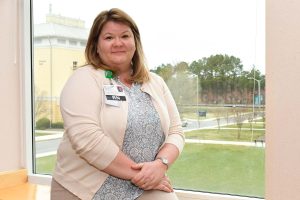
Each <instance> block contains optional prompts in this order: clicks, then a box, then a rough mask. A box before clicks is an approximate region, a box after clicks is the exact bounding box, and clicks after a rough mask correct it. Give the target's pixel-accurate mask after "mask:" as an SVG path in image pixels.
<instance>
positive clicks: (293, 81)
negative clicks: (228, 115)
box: [266, 0, 300, 200]
mask: <svg viewBox="0 0 300 200" xmlns="http://www.w3.org/2000/svg"><path fill="white" fill-rule="evenodd" d="M266 3H267V4H266V9H267V10H266V48H267V51H266V56H267V60H266V64H267V66H266V77H267V78H266V80H267V82H266V91H267V97H266V99H267V101H266V105H267V116H266V125H267V132H266V142H267V145H266V199H267V200H282V199H288V200H296V199H299V198H300V197H299V196H300V156H299V153H300V90H299V84H300V23H299V19H300V1H298V0H267V1H266Z"/></svg>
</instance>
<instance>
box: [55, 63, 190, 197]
mask: <svg viewBox="0 0 300 200" xmlns="http://www.w3.org/2000/svg"><path fill="white" fill-rule="evenodd" d="M112 82H113V83H115V82H114V80H112ZM109 83H110V82H109V79H107V78H105V75H104V71H103V70H100V69H95V68H94V67H92V66H89V65H88V66H84V67H81V68H79V69H77V70H76V71H75V72H74V73H73V75H72V76H71V77H70V78H69V80H68V81H67V83H66V85H65V87H64V88H63V90H62V93H61V100H60V109H61V113H62V116H63V119H64V128H65V133H64V136H63V139H62V141H61V143H60V145H59V148H58V151H57V163H56V167H55V170H54V172H53V178H54V179H55V180H56V181H57V182H58V183H60V184H61V185H63V186H64V187H65V188H66V189H68V190H69V191H71V192H72V193H74V194H75V195H77V196H78V197H79V198H81V199H83V200H91V199H92V198H93V196H94V194H95V193H96V191H97V190H98V189H99V188H100V187H101V185H102V184H103V182H104V181H105V179H106V178H107V176H108V174H106V173H104V172H102V171H101V170H103V169H104V168H106V167H107V166H108V165H109V164H110V163H111V162H112V161H113V160H114V159H115V157H116V155H117V153H118V152H119V150H120V148H121V147H122V143H123V138H124V134H125V129H126V124H127V112H128V103H127V101H123V102H122V103H121V105H120V107H114V106H109V105H106V104H105V103H104V98H105V96H104V92H103V85H106V84H109ZM141 90H142V91H144V92H146V93H148V94H149V95H150V96H151V99H152V102H153V104H154V107H155V108H156V110H157V112H158V114H159V116H160V120H161V124H162V128H163V131H164V133H165V135H166V139H165V143H171V144H174V145H175V146H176V147H177V148H178V150H179V152H181V151H182V149H183V146H184V135H183V131H182V127H181V120H180V117H179V113H178V111H177V108H176V104H175V101H174V99H173V97H172V95H171V93H170V91H169V89H168V87H167V85H166V84H165V82H164V81H163V79H162V78H160V77H159V76H158V75H156V74H154V73H150V81H148V82H146V83H144V84H143V85H142V87H141Z"/></svg>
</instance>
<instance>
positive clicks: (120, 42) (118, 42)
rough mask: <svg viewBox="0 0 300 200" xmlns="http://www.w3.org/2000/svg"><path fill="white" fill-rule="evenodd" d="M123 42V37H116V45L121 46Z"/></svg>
mask: <svg viewBox="0 0 300 200" xmlns="http://www.w3.org/2000/svg"><path fill="white" fill-rule="evenodd" d="M122 44H123V42H122V40H121V38H119V37H116V39H115V41H114V45H116V46H121V45H122Z"/></svg>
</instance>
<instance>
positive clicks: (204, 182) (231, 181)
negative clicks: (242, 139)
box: [168, 144, 264, 197]
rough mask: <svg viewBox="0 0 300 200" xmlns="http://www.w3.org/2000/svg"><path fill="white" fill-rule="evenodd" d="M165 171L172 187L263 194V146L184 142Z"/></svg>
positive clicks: (254, 194) (261, 195)
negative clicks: (178, 154)
mask: <svg viewBox="0 0 300 200" xmlns="http://www.w3.org/2000/svg"><path fill="white" fill-rule="evenodd" d="M168 175H169V176H170V178H171V181H172V184H173V186H174V187H175V188H181V189H192V190H200V191H207V192H217V193H228V194H237V195H246V196H256V197H263V196H264V149H263V148H255V147H242V146H233V145H213V144H186V145H185V148H184V150H183V152H182V154H181V156H180V157H179V159H178V160H177V161H176V163H175V164H174V165H173V166H171V168H170V170H169V172H168Z"/></svg>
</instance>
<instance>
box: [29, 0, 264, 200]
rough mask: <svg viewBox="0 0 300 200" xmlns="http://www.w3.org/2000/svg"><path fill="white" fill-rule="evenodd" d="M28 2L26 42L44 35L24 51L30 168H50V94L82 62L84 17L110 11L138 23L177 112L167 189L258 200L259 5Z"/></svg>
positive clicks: (54, 109) (57, 131) (55, 94)
mask: <svg viewBox="0 0 300 200" xmlns="http://www.w3.org/2000/svg"><path fill="white" fill-rule="evenodd" d="M32 1H33V12H34V19H33V22H34V33H33V38H34V41H35V42H36V43H40V42H38V41H43V42H44V41H47V42H44V43H43V44H44V45H43V46H41V45H35V46H34V55H33V57H34V66H33V73H34V79H35V80H34V83H35V85H34V91H35V94H34V95H35V101H34V104H35V106H34V107H35V112H34V125H35V131H34V136H35V150H36V151H35V152H34V155H35V167H34V168H35V173H37V174H51V173H52V170H53V167H54V163H55V159H56V155H55V153H56V149H57V146H58V144H59V141H60V139H61V137H62V134H63V129H62V127H63V121H62V117H61V115H60V112H59V94H60V91H61V89H62V87H63V85H64V83H65V81H66V80H67V79H68V77H69V76H70V75H71V74H72V72H73V70H74V69H75V68H76V67H77V66H81V65H83V64H84V63H85V59H84V48H85V45H86V40H87V37H88V33H89V28H90V26H91V24H92V20H93V19H94V17H95V16H96V15H97V14H98V13H99V12H100V11H101V10H102V9H108V8H111V7H119V8H121V9H124V10H125V11H126V12H127V13H128V14H130V15H131V16H132V17H133V19H134V20H135V21H136V23H137V25H138V26H139V28H140V32H141V35H142V42H143V45H144V50H145V53H146V57H147V60H148V61H149V63H148V65H149V68H150V70H151V71H152V72H154V73H157V74H159V75H160V76H161V77H163V79H164V80H165V81H166V83H167V84H168V86H169V88H170V90H171V92H172V94H173V97H174V99H175V101H176V104H177V106H178V109H179V112H180V115H181V117H182V121H183V126H184V127H183V128H184V130H185V134H186V146H185V148H184V151H183V153H182V155H181V156H180V158H179V159H178V160H177V162H176V163H175V164H174V165H173V166H172V167H171V168H170V170H169V172H168V175H169V176H170V178H171V180H172V183H173V185H174V187H175V188H178V189H183V190H193V191H206V192H212V193H222V194H233V195H242V196H254V197H263V195H264V133H265V129H264V128H265V124H264V122H265V115H264V108H265V103H264V102H265V95H264V94H265V75H264V46H263V45H264V41H263V38H264V32H263V30H264V21H263V20H264V2H263V1H259V0H254V1H253V0H246V1H243V2H241V1H238V0H226V1H222V0H213V1H211V0H207V1H201V2H199V1H196V0H195V1H188V2H186V1H176V2H174V1H169V0H166V1H163V2H161V3H160V6H159V7H157V6H156V7H152V4H151V2H140V1H135V0H128V2H126V1H125V2H126V3H124V1H111V2H106V3H103V2H102V3H101V4H100V3H97V2H94V1H90V0H88V1H85V2H80V1H79V2H76V3H73V6H72V7H73V9H72V10H70V9H66V8H68V7H69V3H64V1H61V0H60V1H58V0H53V1H52V4H50V5H49V4H48V1H37V0H32ZM87 2H88V3H87ZM132 4H134V5H136V6H134V8H135V9H134V8H133V7H132ZM83 5H84V6H83ZM170 6H172V9H171V10H170V9H169V7H170ZM83 7H84V8H85V10H82V8H83ZM136 7H138V8H139V9H136ZM149 8H152V9H149ZM233 8H234V9H233ZM230 9H233V10H230ZM154 10H155V15H153V11H154ZM166 10H168V15H166V14H165V13H166ZM178 13H180V14H178ZM45 17H46V21H42V19H45ZM153 22H155V23H153ZM37 36H38V38H37ZM65 38H73V39H74V40H73V39H72V40H69V39H68V40H69V42H66V40H67V39H65ZM55 41H57V43H55ZM77 41H80V42H79V44H80V45H78V46H77V47H76V49H74V48H70V46H75V45H77ZM59 44H63V45H59ZM46 146H47V148H45V147H46Z"/></svg>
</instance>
